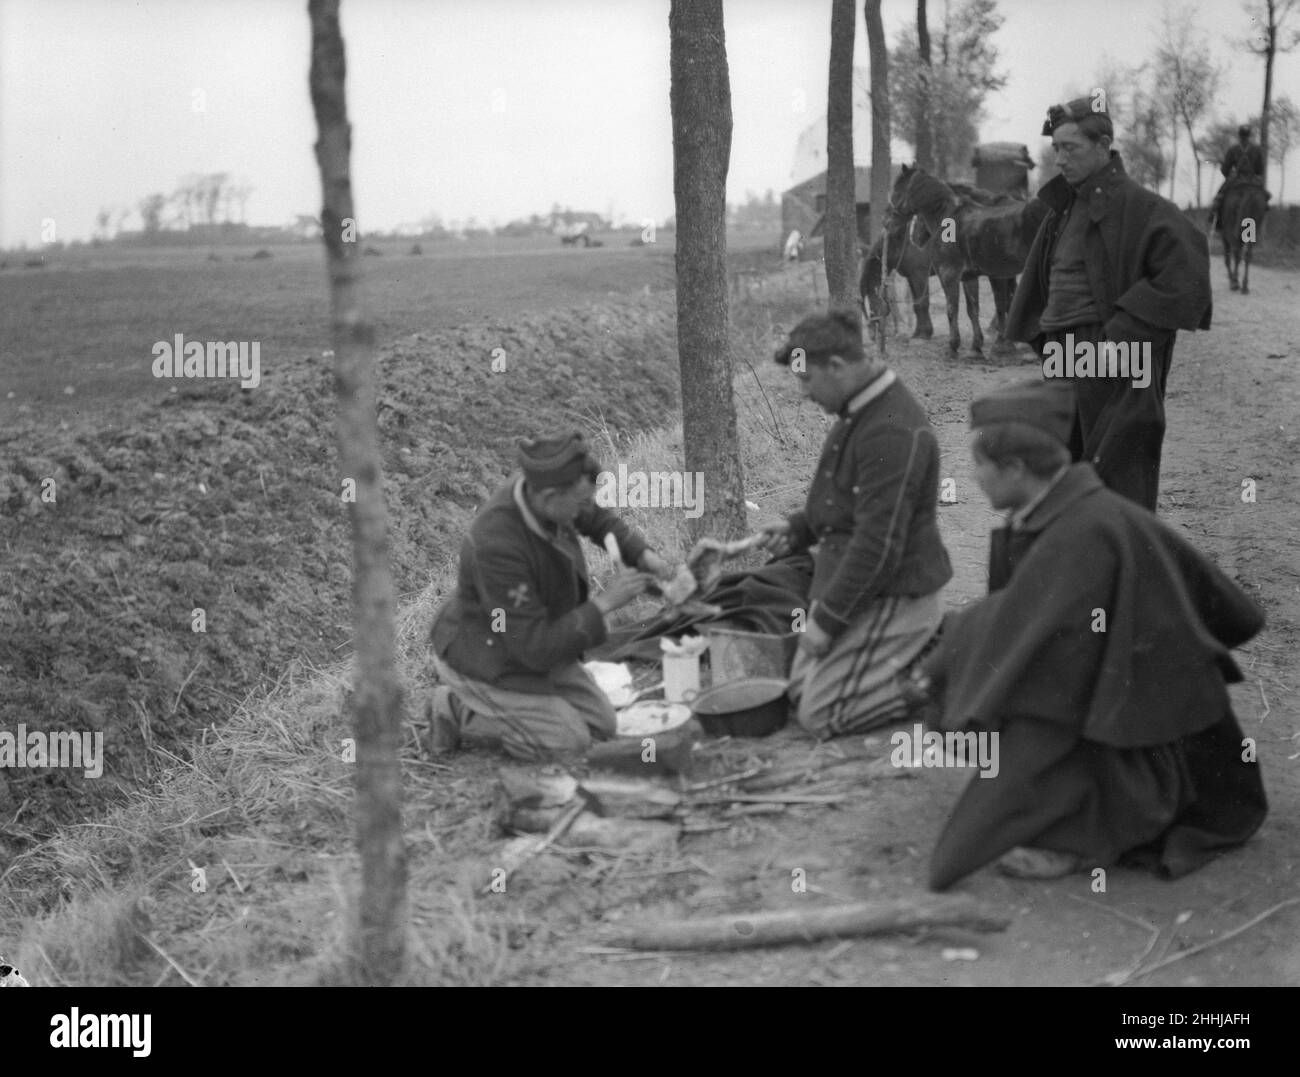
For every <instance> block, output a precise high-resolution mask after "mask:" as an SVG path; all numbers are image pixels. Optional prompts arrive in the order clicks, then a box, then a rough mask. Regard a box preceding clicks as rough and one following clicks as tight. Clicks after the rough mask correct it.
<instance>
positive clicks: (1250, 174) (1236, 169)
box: [1209, 123, 1273, 231]
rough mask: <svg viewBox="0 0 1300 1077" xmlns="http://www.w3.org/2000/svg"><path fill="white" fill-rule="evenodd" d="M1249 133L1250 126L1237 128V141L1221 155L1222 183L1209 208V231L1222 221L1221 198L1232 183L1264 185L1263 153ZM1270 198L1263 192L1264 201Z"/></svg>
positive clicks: (1244, 125)
mask: <svg viewBox="0 0 1300 1077" xmlns="http://www.w3.org/2000/svg"><path fill="white" fill-rule="evenodd" d="M1251 133H1252V132H1251V128H1250V124H1248V123H1243V124H1242V125H1241V126H1240V127H1238V128H1237V140H1238V141H1237V142H1236V144H1235V145H1232V146H1229V147H1228V152H1227V153H1225V154H1224V155H1223V163H1222V164H1221V165H1220V166H1219V171H1220V172H1222V173H1223V183H1222V185H1221V186H1220V187H1219V190H1218V193H1217V194H1215V196H1214V203H1213V204H1212V205H1211V206H1210V223H1209V229H1210V231H1213V230H1214V224H1215V222H1216V221H1220V220H1222V215H1223V196H1224V193H1225V192H1226V191H1227V190H1228V189H1229V188H1230V187H1231V186H1232V185H1233V184H1234V183H1249V184H1253V185H1254V186H1257V187H1260V186H1263V184H1264V151H1263V150H1262V149H1261V148H1260V147H1259V145H1258V144H1256V143H1254V142H1252V141H1251V140H1250V136H1251ZM1272 197H1273V196H1272V195H1271V194H1269V193H1268V192H1267V191H1265V192H1264V198H1265V200H1266V201H1267V200H1268V199H1269V198H1272Z"/></svg>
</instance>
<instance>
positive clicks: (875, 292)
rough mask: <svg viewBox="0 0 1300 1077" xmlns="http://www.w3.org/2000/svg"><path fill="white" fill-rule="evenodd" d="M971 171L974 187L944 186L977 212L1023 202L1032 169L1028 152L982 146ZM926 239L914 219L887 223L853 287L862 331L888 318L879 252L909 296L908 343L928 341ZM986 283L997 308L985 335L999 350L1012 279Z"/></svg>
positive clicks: (930, 270)
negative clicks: (995, 338)
mask: <svg viewBox="0 0 1300 1077" xmlns="http://www.w3.org/2000/svg"><path fill="white" fill-rule="evenodd" d="M971 167H972V169H974V172H975V185H971V184H967V183H956V182H953V183H949V184H948V187H950V188H951V189H952V191H953V193H954V194H955V195H957V197H958V198H959V199H961V200H963V201H967V202H973V203H975V204H977V205H981V206H995V205H1007V204H1010V203H1012V202H1014V201H1017V200H1020V201H1023V200H1027V199H1028V198H1029V170H1030V169H1031V168H1033V167H1034V162H1033V159H1032V158H1031V157H1030V156H1029V149H1028V147H1026V146H1025V145H1023V144H1022V143H1019V142H987V143H983V144H981V145H979V146H976V147H975V153H974V155H973V157H972V158H971ZM931 239H932V237H931V234H930V233H929V232H928V231H927V229H926V227H925V224H924V222H923V221H922V219H921V218H919V217H913V218H912V219H911V222H910V226H909V222H908V220H907V219H906V218H895V217H892V216H891V217H889V218H887V220H886V235H884V236H882V237H881V238H880V239H878V240H877V241H876V242H875V244H874V245H873V246H872V248H871V250H870V251H869V253H868V254H867V258H866V261H865V262H864V263H863V267H862V276H861V280H860V282H859V293H860V294H861V296H862V298H863V300H864V301H865V302H866V305H867V308H868V311H869V314H870V320H869V322H868V325H869V327H870V329H871V330H872V332H873V333H874V331H875V329H876V327H877V326H878V325H880V324H881V322H882V321H883V319H884V318H885V317H887V316H889V315H890V314H892V313H893V312H892V309H891V306H892V304H891V300H890V298H889V296H888V295H882V292H881V283H882V282H881V276H882V272H881V264H882V252H883V251H884V250H885V249H887V250H888V259H889V272H891V273H898V274H899V276H901V277H902V278H903V279H904V280H905V281H906V282H907V285H908V289H909V291H910V292H911V297H912V309H913V311H914V313H915V329H914V331H913V333H912V337H913V339H923V340H928V339H930V338H931V337H933V336H934V326H933V323H932V322H931V320H930V294H929V278H930V277H931V276H932V275H933V274H935V273H936V272H937V268H936V266H935V265H934V263H933V259H932V254H933V251H932V250H931V248H930V240H931ZM989 283H990V285H991V286H992V288H993V290H994V300H995V307H996V308H997V314H996V316H995V317H994V319H993V321H992V323H990V326H989V330H990V331H991V332H996V333H998V334H999V343H1000V344H1001V343H1002V337H1001V334H1002V327H1003V322H1004V320H1005V313H1006V308H1007V305H1008V304H1009V302H1010V297H1011V295H1012V294H1013V293H1014V291H1015V278H1014V277H1012V278H1011V279H1009V280H998V279H990V282H989Z"/></svg>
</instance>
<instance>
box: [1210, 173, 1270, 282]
mask: <svg viewBox="0 0 1300 1077" xmlns="http://www.w3.org/2000/svg"><path fill="white" fill-rule="evenodd" d="M1267 211H1268V197H1267V196H1266V195H1265V194H1264V188H1263V187H1262V186H1260V184H1258V183H1250V182H1245V181H1239V182H1235V183H1233V184H1232V185H1230V186H1229V187H1228V189H1227V190H1226V191H1225V192H1224V195H1223V212H1221V213H1220V214H1219V236H1220V237H1221V238H1222V239H1223V264H1224V267H1225V268H1226V269H1227V270H1228V286H1229V287H1230V288H1231V289H1232V290H1233V291H1234V292H1235V291H1237V290H1238V284H1237V270H1238V268H1239V267H1240V266H1241V260H1242V254H1243V253H1244V254H1245V259H1246V268H1245V271H1244V272H1243V273H1242V276H1241V285H1240V290H1241V294H1242V295H1249V294H1250V255H1251V251H1252V250H1254V247H1255V242H1256V237H1257V236H1258V234H1259V229H1260V226H1261V225H1262V224H1263V223H1264V214H1265V213H1266V212H1267ZM1248 222H1249V223H1248ZM1247 229H1249V231H1250V238H1249V239H1247V238H1246V237H1245V235H1244V233H1245V232H1246V231H1247Z"/></svg>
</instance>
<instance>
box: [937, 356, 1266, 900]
mask: <svg viewBox="0 0 1300 1077" xmlns="http://www.w3.org/2000/svg"><path fill="white" fill-rule="evenodd" d="M1073 418H1074V405H1073V401H1072V399H1071V394H1070V391H1069V388H1068V386H1067V387H1063V386H1059V385H1053V384H1050V383H1043V382H1038V381H1036V382H1032V383H1030V384H1029V385H1026V386H1013V387H1012V388H1009V389H1004V390H1001V391H999V392H996V393H992V394H990V395H989V396H986V397H983V398H981V399H979V400H976V401H975V403H974V404H972V405H971V426H972V428H973V429H974V431H975V436H974V440H973V445H972V449H973V452H974V457H975V476H976V479H977V481H978V482H979V484H980V487H981V488H982V489H983V490H984V492H985V494H987V495H988V498H989V500H990V502H992V504H993V507H994V508H995V509H1006V510H1009V515H1008V520H1007V526H1006V527H1004V528H1001V529H999V530H998V531H996V532H994V535H993V542H992V546H991V550H990V555H989V594H988V596H987V597H985V598H983V599H981V600H979V601H978V602H975V603H973V604H971V605H969V606H966V607H964V608H962V609H961V610H959V611H957V612H955V613H953V614H950V615H949V618H948V620H947V621H946V622H945V625H944V631H943V639H942V643H941V645H940V646H939V648H938V649H937V650H936V651H935V652H934V653H933V654H931V655H930V656H928V657H927V658H926V659H925V661H924V662H923V663H922V664H921V666H920V668H919V670H918V673H919V674H920V675H919V676H918V677H917V678H916V680H917V681H918V682H919V685H920V687H922V688H924V687H925V685H926V680H927V678H928V680H929V682H930V686H929V687H930V690H931V691H933V692H934V693H935V694H936V695H938V694H940V692H941V693H942V695H943V699H944V703H943V707H942V719H941V722H940V724H941V725H942V727H943V729H945V730H953V731H956V730H970V731H972V732H975V733H976V734H977V735H980V736H985V737H988V736H991V737H993V738H995V748H996V751H997V755H998V766H997V770H996V775H995V776H989V777H985V776H982V775H975V776H973V777H972V778H971V781H970V784H969V785H968V786H967V788H966V791H965V792H964V793H963V794H962V797H961V799H960V800H959V801H958V803H957V804H956V806H955V807H954V808H953V811H952V815H951V816H950V818H949V820H948V823H947V825H946V827H945V828H944V831H943V833H942V835H941V836H940V838H939V842H938V844H937V846H936V848H935V850H934V854H933V858H932V860H931V863H930V885H931V887H932V888H934V889H936V890H943V889H945V888H946V887H949V886H951V885H952V884H953V883H955V882H957V881H958V880H959V879H961V878H963V877H964V876H966V875H967V874H969V873H970V872H972V871H974V870H976V869H977V868H979V867H980V866H981V865H983V864H986V863H989V862H990V861H993V860H997V859H998V858H1001V861H1000V867H1001V868H1002V869H1003V870H1004V871H1005V872H1006V873H1008V874H1011V875H1015V876H1019V877H1024V878H1051V877H1055V876H1058V875H1064V874H1068V873H1069V872H1071V871H1075V870H1079V869H1086V870H1091V869H1094V868H1098V867H1107V866H1109V865H1111V864H1113V863H1116V862H1117V861H1120V860H1121V858H1123V860H1124V862H1129V863H1135V864H1141V865H1146V866H1151V867H1154V868H1156V869H1157V870H1158V871H1159V872H1160V873H1161V874H1162V875H1164V876H1166V877H1177V876H1179V875H1183V874H1185V873H1187V872H1189V871H1191V870H1192V869H1194V868H1196V867H1198V866H1199V865H1201V864H1203V863H1204V862H1205V861H1206V860H1208V859H1210V858H1211V857H1212V856H1214V855H1216V854H1217V853H1218V852H1219V851H1220V850H1223V849H1227V848H1230V847H1232V846H1235V845H1238V844H1240V843H1242V842H1244V841H1245V840H1246V839H1247V838H1249V837H1250V836H1251V834H1253V833H1254V832H1255V830H1256V829H1257V828H1258V827H1259V825H1260V823H1261V822H1262V821H1263V819H1264V816H1265V814H1266V813H1267V802H1266V800H1265V796H1264V787H1263V783H1262V782H1261V780H1260V777H1259V767H1258V764H1257V763H1255V762H1254V759H1253V755H1251V754H1250V752H1249V749H1248V748H1247V747H1246V742H1245V741H1243V738H1242V733H1241V727H1240V726H1239V725H1238V724H1237V719H1236V717H1235V716H1234V715H1233V713H1232V705H1231V703H1230V701H1229V698H1228V689H1227V685H1228V684H1229V683H1231V682H1234V681H1240V680H1241V673H1240V672H1239V671H1238V669H1237V666H1236V664H1235V663H1234V662H1233V660H1232V655H1231V653H1230V648H1232V647H1236V646H1239V645H1240V644H1242V643H1244V642H1245V641H1246V640H1248V639H1250V638H1251V637H1252V636H1254V635H1255V633H1256V632H1258V631H1259V629H1260V626H1261V625H1262V624H1263V614H1262V613H1261V612H1260V610H1259V608H1258V607H1257V606H1256V605H1255V603H1254V602H1252V601H1251V599H1250V598H1249V597H1248V596H1247V595H1246V594H1244V593H1243V592H1242V590H1241V588H1239V587H1238V586H1237V585H1236V584H1235V583H1233V582H1232V580H1230V579H1228V577H1227V576H1225V575H1224V574H1223V573H1222V572H1221V571H1220V570H1219V569H1218V568H1217V567H1216V566H1215V565H1214V564H1213V563H1211V562H1210V561H1209V560H1208V559H1207V558H1205V557H1204V556H1203V555H1202V554H1201V553H1199V552H1198V551H1197V550H1196V549H1194V548H1193V547H1192V546H1191V544H1190V543H1188V542H1187V540H1186V539H1185V538H1183V537H1182V536H1181V535H1180V534H1178V533H1177V532H1176V531H1174V530H1173V529H1172V528H1170V527H1167V526H1166V525H1165V524H1163V523H1162V522H1161V521H1160V520H1158V519H1156V517H1155V514H1154V513H1152V512H1150V511H1149V510H1147V509H1145V508H1143V507H1142V506H1140V505H1137V504H1134V503H1133V502H1132V501H1131V500H1129V499H1128V498H1126V497H1123V496H1121V495H1120V494H1118V493H1116V492H1115V491H1113V490H1110V489H1108V488H1107V487H1105V486H1103V485H1102V482H1101V480H1100V479H1099V478H1098V477H1097V472H1096V471H1095V470H1093V467H1092V465H1091V464H1086V463H1080V464H1073V465H1072V464H1071V463H1070V452H1069V449H1068V448H1067V447H1066V445H1067V441H1068V439H1069V437H1070V429H1071V425H1072V422H1073Z"/></svg>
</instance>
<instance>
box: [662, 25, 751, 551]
mask: <svg viewBox="0 0 1300 1077" xmlns="http://www.w3.org/2000/svg"><path fill="white" fill-rule="evenodd" d="M668 34H669V42H670V44H669V54H670V56H669V64H670V68H671V72H672V85H671V87H670V89H669V95H668V96H669V102H670V104H671V106H672V117H673V198H674V202H675V205H676V211H677V232H676V238H677V256H676V262H677V355H678V360H679V362H680V364H681V379H682V441H683V447H684V451H685V457H686V470H687V471H692V472H698V473H700V474H701V475H703V476H704V478H705V484H704V485H705V496H704V512H703V514H702V515H701V516H700V517H699V518H698V519H697V520H695V521H693V523H692V535H693V537H697V538H698V537H702V536H704V535H712V536H714V537H717V538H727V539H731V538H738V537H740V536H741V535H743V534H744V533H745V531H746V517H745V480H744V472H743V470H742V469H741V465H740V438H739V434H738V432H737V429H736V405H735V397H734V395H733V390H732V364H731V351H730V348H729V346H728V344H729V341H728V332H727V326H728V310H727V168H728V167H729V165H730V161H731V81H730V75H729V74H728V71H727V43H726V37H725V35H724V32H723V25H722V0H672V5H671V7H670V8H669V12H668Z"/></svg>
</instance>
